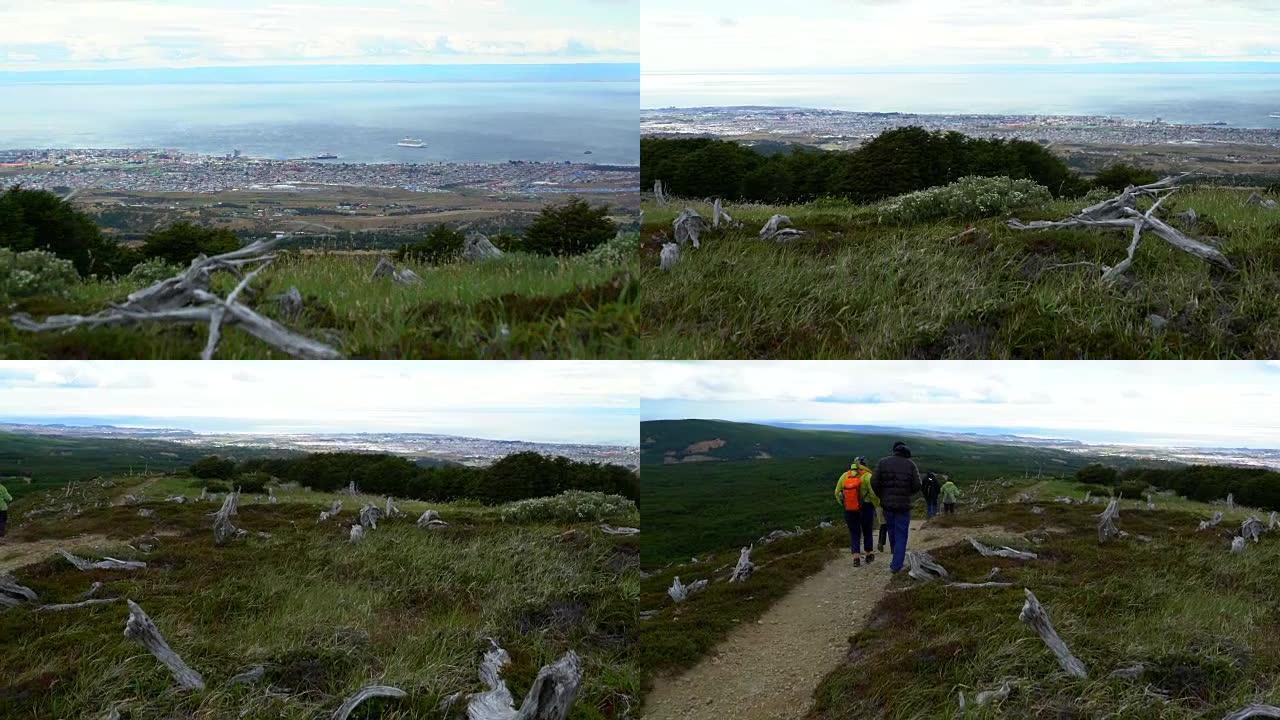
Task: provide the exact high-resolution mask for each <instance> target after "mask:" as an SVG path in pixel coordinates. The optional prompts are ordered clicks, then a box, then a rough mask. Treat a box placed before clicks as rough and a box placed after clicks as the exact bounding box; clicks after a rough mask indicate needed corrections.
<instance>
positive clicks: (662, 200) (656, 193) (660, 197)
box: [653, 180, 667, 205]
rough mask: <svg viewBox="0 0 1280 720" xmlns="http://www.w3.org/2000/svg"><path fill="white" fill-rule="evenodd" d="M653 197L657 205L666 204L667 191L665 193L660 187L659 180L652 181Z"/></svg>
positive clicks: (660, 182)
mask: <svg viewBox="0 0 1280 720" xmlns="http://www.w3.org/2000/svg"><path fill="white" fill-rule="evenodd" d="M653 199H654V200H657V201H658V204H659V205H666V204H667V193H666V190H665V189H664V188H663V187H662V181H661V180H654V181H653Z"/></svg>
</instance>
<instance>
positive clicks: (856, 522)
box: [844, 508, 876, 555]
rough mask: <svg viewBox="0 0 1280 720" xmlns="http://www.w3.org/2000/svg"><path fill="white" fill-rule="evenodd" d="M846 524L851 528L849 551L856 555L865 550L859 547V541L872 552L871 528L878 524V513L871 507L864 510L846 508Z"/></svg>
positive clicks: (867, 550)
mask: <svg viewBox="0 0 1280 720" xmlns="http://www.w3.org/2000/svg"><path fill="white" fill-rule="evenodd" d="M844 524H845V525H846V526H848V528H849V551H850V552H852V553H853V554H854V555H857V554H858V553H859V552H863V551H861V550H859V549H858V547H859V545H858V541H859V540H861V541H862V546H864V547H866V550H865V552H871V530H872V528H874V527H875V524H876V513H875V510H872V509H871V508H865V509H863V510H845V511H844Z"/></svg>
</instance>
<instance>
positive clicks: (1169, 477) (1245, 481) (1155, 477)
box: [1076, 464, 1280, 511]
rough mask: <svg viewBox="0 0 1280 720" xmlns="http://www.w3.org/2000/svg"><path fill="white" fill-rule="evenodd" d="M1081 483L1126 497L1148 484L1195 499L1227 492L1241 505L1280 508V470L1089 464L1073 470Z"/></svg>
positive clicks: (1209, 498)
mask: <svg viewBox="0 0 1280 720" xmlns="http://www.w3.org/2000/svg"><path fill="white" fill-rule="evenodd" d="M1076 479H1077V480H1079V481H1080V482H1084V483H1090V484H1095V485H1106V486H1110V487H1114V488H1115V489H1116V490H1118V491H1119V492H1122V493H1123V494H1124V495H1125V497H1133V498H1137V497H1141V495H1142V492H1143V491H1145V490H1146V489H1147V487H1149V486H1154V487H1157V488H1161V489H1164V490H1172V491H1174V492H1176V493H1177V494H1179V495H1181V496H1183V497H1185V498H1188V499H1190V500H1196V501H1198V502H1205V503H1208V502H1213V501H1215V500H1222V499H1223V498H1225V497H1226V496H1227V495H1228V494H1231V495H1233V496H1234V497H1235V501H1236V502H1238V503H1240V504H1241V505H1247V506H1249V507H1255V508H1260V509H1264V510H1278V511H1280V472H1276V471H1274V470H1267V469H1265V468H1250V467H1236V466H1230V465H1190V466H1187V467H1181V468H1129V469H1126V470H1116V469H1115V468H1112V467H1107V466H1105V465H1099V464H1095V465H1088V466H1086V467H1083V468H1081V469H1080V470H1079V471H1077V473H1076Z"/></svg>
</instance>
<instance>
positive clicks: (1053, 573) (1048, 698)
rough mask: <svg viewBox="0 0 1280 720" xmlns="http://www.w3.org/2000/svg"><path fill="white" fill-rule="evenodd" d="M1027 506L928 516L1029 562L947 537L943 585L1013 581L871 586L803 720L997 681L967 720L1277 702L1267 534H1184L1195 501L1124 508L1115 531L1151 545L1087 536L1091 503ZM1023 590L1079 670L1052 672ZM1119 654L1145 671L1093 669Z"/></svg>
mask: <svg viewBox="0 0 1280 720" xmlns="http://www.w3.org/2000/svg"><path fill="white" fill-rule="evenodd" d="M1042 507H1043V508H1044V513H1043V514H1041V515H1035V514H1033V513H1031V511H1030V508H1031V506H1030V505H1026V504H1004V505H993V506H991V507H989V508H987V509H985V510H981V511H979V512H976V513H972V514H967V515H966V514H961V515H957V516H954V517H950V518H944V519H942V520H941V521H940V524H942V525H975V526H977V525H983V524H992V525H1002V526H1004V527H1006V528H1010V529H1012V530H1015V531H1018V532H1021V533H1024V534H1025V536H1026V537H1027V538H1029V539H1028V540H1027V544H1028V545H1029V546H1031V547H1032V548H1033V549H1034V550H1035V552H1037V553H1038V554H1039V555H1040V556H1041V557H1040V559H1038V560H1035V561H1030V562H1018V561H1010V560H1002V559H996V558H984V557H981V556H979V555H978V554H977V553H974V552H973V551H972V550H971V549H970V548H968V547H967V546H960V545H956V546H951V547H949V548H945V549H943V550H940V551H937V552H934V553H933V555H934V557H935V558H936V559H937V560H938V562H940V563H941V564H942V565H943V566H944V567H946V568H947V569H948V570H949V571H950V572H951V573H952V574H953V575H954V576H956V577H958V578H961V579H964V580H970V581H976V580H979V579H981V578H982V577H983V576H985V575H986V573H987V571H988V570H990V568H991V567H992V566H993V565H994V566H999V567H1000V568H1001V571H1002V573H1003V574H1004V575H1005V576H1006V577H1007V578H1009V579H1010V581H1011V582H1012V583H1013V585H1014V586H1013V587H1012V588H1007V589H985V590H948V589H946V588H945V587H943V586H942V585H940V584H938V583H932V584H927V585H919V586H916V587H913V588H912V589H910V590H909V591H907V592H900V593H891V594H889V595H887V596H886V597H885V599H884V600H882V601H881V602H880V604H879V605H878V606H877V607H876V609H875V610H874V611H873V613H872V618H873V619H872V621H871V623H870V625H869V627H868V628H867V629H865V630H863V631H862V632H860V633H858V634H857V635H856V636H854V637H853V638H852V639H851V649H850V653H849V658H850V660H849V662H848V663H847V664H845V665H843V666H842V667H840V668H839V669H837V670H835V671H834V672H832V673H831V674H830V675H829V676H828V677H827V678H826V679H825V680H824V681H823V683H822V684H821V686H820V687H819V689H818V691H817V693H816V698H815V705H814V708H813V709H812V711H811V713H810V717H812V718H824V719H828V718H829V719H832V720H834V719H836V718H858V717H867V716H869V715H870V716H875V717H884V718H916V717H952V716H954V714H955V712H956V709H957V707H958V705H957V697H956V694H957V692H959V691H964V692H965V693H966V695H967V696H968V697H969V698H970V700H972V697H973V694H974V692H976V691H979V690H991V689H995V688H996V687H998V686H999V685H1000V683H1001V682H1002V681H1003V680H1005V679H1008V680H1010V682H1011V684H1012V685H1013V686H1014V691H1013V693H1012V694H1011V695H1010V696H1009V698H1008V699H1007V700H1005V701H1004V702H1002V703H1000V705H999V706H998V707H995V708H988V709H986V710H984V711H975V712H970V714H969V715H968V716H967V717H1037V718H1039V717H1053V718H1096V717H1125V718H1201V717H1222V716H1223V715H1225V714H1227V713H1228V712H1231V711H1234V710H1237V709H1239V708H1240V707H1242V706H1243V705H1246V704H1248V703H1250V702H1272V703H1275V702H1277V701H1278V700H1280V651H1277V648H1276V644H1275V634H1276V632H1277V630H1280V589H1277V588H1276V586H1275V583H1273V582H1270V580H1269V579H1268V573H1269V570H1268V568H1270V567H1274V565H1275V563H1276V562H1277V561H1280V538H1278V537H1277V536H1276V535H1275V534H1274V533H1272V534H1268V535H1264V537H1263V539H1262V541H1261V542H1260V543H1259V544H1256V545H1255V544H1252V543H1250V545H1249V547H1248V549H1247V550H1246V552H1244V553H1242V554H1239V555H1232V554H1230V553H1229V552H1228V547H1229V544H1230V535H1231V533H1232V531H1233V529H1234V528H1230V527H1229V528H1224V529H1219V530H1214V531H1208V532H1199V533H1198V532H1196V531H1195V528H1196V522H1197V521H1198V519H1199V518H1200V517H1202V516H1205V515H1207V514H1208V512H1207V508H1204V507H1202V508H1201V510H1202V511H1203V512H1200V513H1197V514H1194V515H1193V514H1190V513H1185V512H1180V511H1171V510H1158V511H1156V512H1147V511H1145V510H1131V509H1127V508H1126V509H1125V510H1122V512H1121V516H1120V522H1119V525H1120V527H1121V528H1122V529H1124V530H1126V531H1128V532H1130V533H1133V534H1134V535H1139V534H1141V535H1144V536H1146V537H1149V538H1151V542H1140V541H1138V540H1136V539H1127V540H1120V541H1115V542H1109V543H1106V544H1099V543H1098V540H1097V535H1096V519H1095V515H1096V513H1097V512H1099V511H1100V509H1101V506H1092V507H1080V506H1065V505H1054V504H1045V505H1043V506H1042ZM1236 527H1238V526H1236ZM909 584H912V583H911V582H910V581H908V580H905V579H898V580H895V581H894V585H895V586H901V587H906V586H907V585H909ZM1024 587H1026V588H1030V589H1031V590H1032V591H1033V592H1034V593H1035V594H1036V597H1037V598H1038V599H1039V600H1040V602H1041V604H1043V605H1044V606H1045V608H1046V609H1047V611H1048V612H1049V614H1050V616H1051V618H1052V621H1053V623H1054V626H1055V627H1056V629H1057V630H1058V632H1059V634H1060V635H1061V636H1062V638H1063V640H1064V641H1065V642H1066V643H1067V644H1068V646H1069V647H1070V648H1071V651H1072V652H1073V653H1074V654H1075V655H1076V656H1077V657H1079V658H1080V659H1081V660H1082V661H1083V662H1084V664H1085V666H1086V668H1087V669H1088V671H1089V677H1088V679H1085V680H1075V679H1072V678H1069V677H1068V676H1066V675H1065V674H1064V673H1063V672H1062V671H1061V670H1060V669H1059V667H1058V665H1057V662H1056V660H1055V659H1054V656H1053V655H1052V654H1051V653H1050V652H1049V650H1048V649H1047V648H1046V647H1045V646H1044V644H1043V643H1042V642H1041V641H1040V639H1039V638H1038V637H1037V636H1036V635H1035V634H1034V632H1033V631H1031V630H1030V629H1029V628H1028V627H1026V626H1025V625H1023V624H1022V623H1020V622H1019V621H1018V612H1019V610H1020V609H1021V607H1022V603H1023V598H1024V595H1023V591H1022V588H1024ZM1135 662H1142V663H1146V664H1147V666H1148V667H1147V670H1146V671H1145V672H1144V673H1143V675H1142V677H1141V678H1140V679H1138V680H1137V681H1133V680H1124V679H1119V678H1111V677H1109V674H1110V673H1111V671H1112V670H1114V669H1116V668H1117V667H1121V666H1126V665H1130V664H1133V663H1135ZM1161 696H1163V697H1161Z"/></svg>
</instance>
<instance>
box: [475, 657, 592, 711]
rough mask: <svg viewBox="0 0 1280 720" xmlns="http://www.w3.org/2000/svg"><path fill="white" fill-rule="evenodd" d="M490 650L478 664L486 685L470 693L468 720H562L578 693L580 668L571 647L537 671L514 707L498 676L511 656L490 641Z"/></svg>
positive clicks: (504, 685)
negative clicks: (522, 700) (483, 689)
mask: <svg viewBox="0 0 1280 720" xmlns="http://www.w3.org/2000/svg"><path fill="white" fill-rule="evenodd" d="M490 642H491V643H492V645H493V647H492V649H491V650H489V651H488V652H486V653H485V655H484V659H483V661H482V662H481V663H480V682H481V683H483V684H484V685H485V687H487V688H489V689H488V690H486V691H485V692H482V693H476V694H475V695H472V696H471V699H470V700H469V701H468V703H467V720H564V718H565V717H566V716H567V715H568V714H569V708H570V707H572V706H573V701H574V699H575V698H576V697H577V695H578V687H579V685H580V684H581V683H582V670H581V667H580V663H579V660H578V655H577V653H575V652H573V651H572V650H570V651H569V652H567V653H565V654H564V656H563V657H561V658H560V659H559V660H557V661H555V662H554V663H551V664H550V665H545V666H543V667H542V669H541V670H539V671H538V676H537V677H536V678H535V679H534V681H533V685H532V686H531V687H530V688H529V692H528V693H527V694H526V695H525V697H524V702H522V703H521V704H520V708H519V709H516V707H515V699H514V698H513V697H512V695H511V691H510V690H509V689H508V688H507V684H506V683H505V682H504V681H503V680H502V678H501V677H500V675H501V673H502V668H503V667H504V666H506V665H507V663H509V662H511V656H509V655H508V654H507V651H506V650H503V649H502V648H501V647H499V646H498V644H497V643H496V642H493V641H490Z"/></svg>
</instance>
